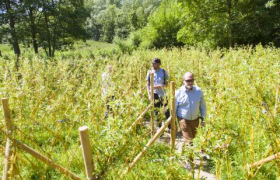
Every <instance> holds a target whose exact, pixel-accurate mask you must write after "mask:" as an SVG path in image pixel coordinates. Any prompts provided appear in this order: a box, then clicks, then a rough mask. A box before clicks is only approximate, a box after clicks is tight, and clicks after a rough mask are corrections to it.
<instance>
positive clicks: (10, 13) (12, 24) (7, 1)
mask: <svg viewBox="0 0 280 180" xmlns="http://www.w3.org/2000/svg"><path fill="white" fill-rule="evenodd" d="M5 5H6V10H7V14H8V17H9V23H10V28H11V36H12V45H13V49H14V52H15V54H16V55H17V57H19V56H20V48H19V43H18V37H17V33H16V28H15V16H14V14H13V10H12V8H11V2H10V0H5ZM17 64H18V60H17Z"/></svg>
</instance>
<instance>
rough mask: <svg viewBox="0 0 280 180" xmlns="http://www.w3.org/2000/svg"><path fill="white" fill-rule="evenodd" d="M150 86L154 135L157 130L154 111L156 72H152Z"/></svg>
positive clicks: (152, 132)
mask: <svg viewBox="0 0 280 180" xmlns="http://www.w3.org/2000/svg"><path fill="white" fill-rule="evenodd" d="M150 87H151V102H152V105H153V106H152V111H151V136H152V137H153V135H154V131H155V111H154V103H155V99H154V73H150Z"/></svg>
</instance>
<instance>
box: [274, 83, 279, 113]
mask: <svg viewBox="0 0 280 180" xmlns="http://www.w3.org/2000/svg"><path fill="white" fill-rule="evenodd" d="M279 89H280V85H279V84H277V86H276V95H275V106H274V117H276V114H277V109H278V101H279Z"/></svg>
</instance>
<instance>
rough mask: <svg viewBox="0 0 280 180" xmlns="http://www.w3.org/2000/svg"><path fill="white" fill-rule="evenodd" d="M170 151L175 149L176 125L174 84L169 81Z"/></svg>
mask: <svg viewBox="0 0 280 180" xmlns="http://www.w3.org/2000/svg"><path fill="white" fill-rule="evenodd" d="M170 90H171V141H170V142H171V149H172V150H174V149H175V140H176V125H175V118H176V117H175V82H174V81H171V84H170Z"/></svg>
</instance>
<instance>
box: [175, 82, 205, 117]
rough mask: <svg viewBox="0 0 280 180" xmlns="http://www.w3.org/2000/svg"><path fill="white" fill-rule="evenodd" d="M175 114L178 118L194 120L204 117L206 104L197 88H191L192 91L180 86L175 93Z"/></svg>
mask: <svg viewBox="0 0 280 180" xmlns="http://www.w3.org/2000/svg"><path fill="white" fill-rule="evenodd" d="M175 113H176V115H177V116H178V117H180V118H183V119H187V120H195V119H196V118H198V117H199V113H200V116H201V117H203V118H205V117H206V103H205V100H204V96H203V92H202V91H201V89H200V88H199V87H196V86H193V89H192V90H189V91H188V90H187V89H186V88H185V86H184V85H183V86H181V87H180V88H179V89H178V90H176V92H175Z"/></svg>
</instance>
